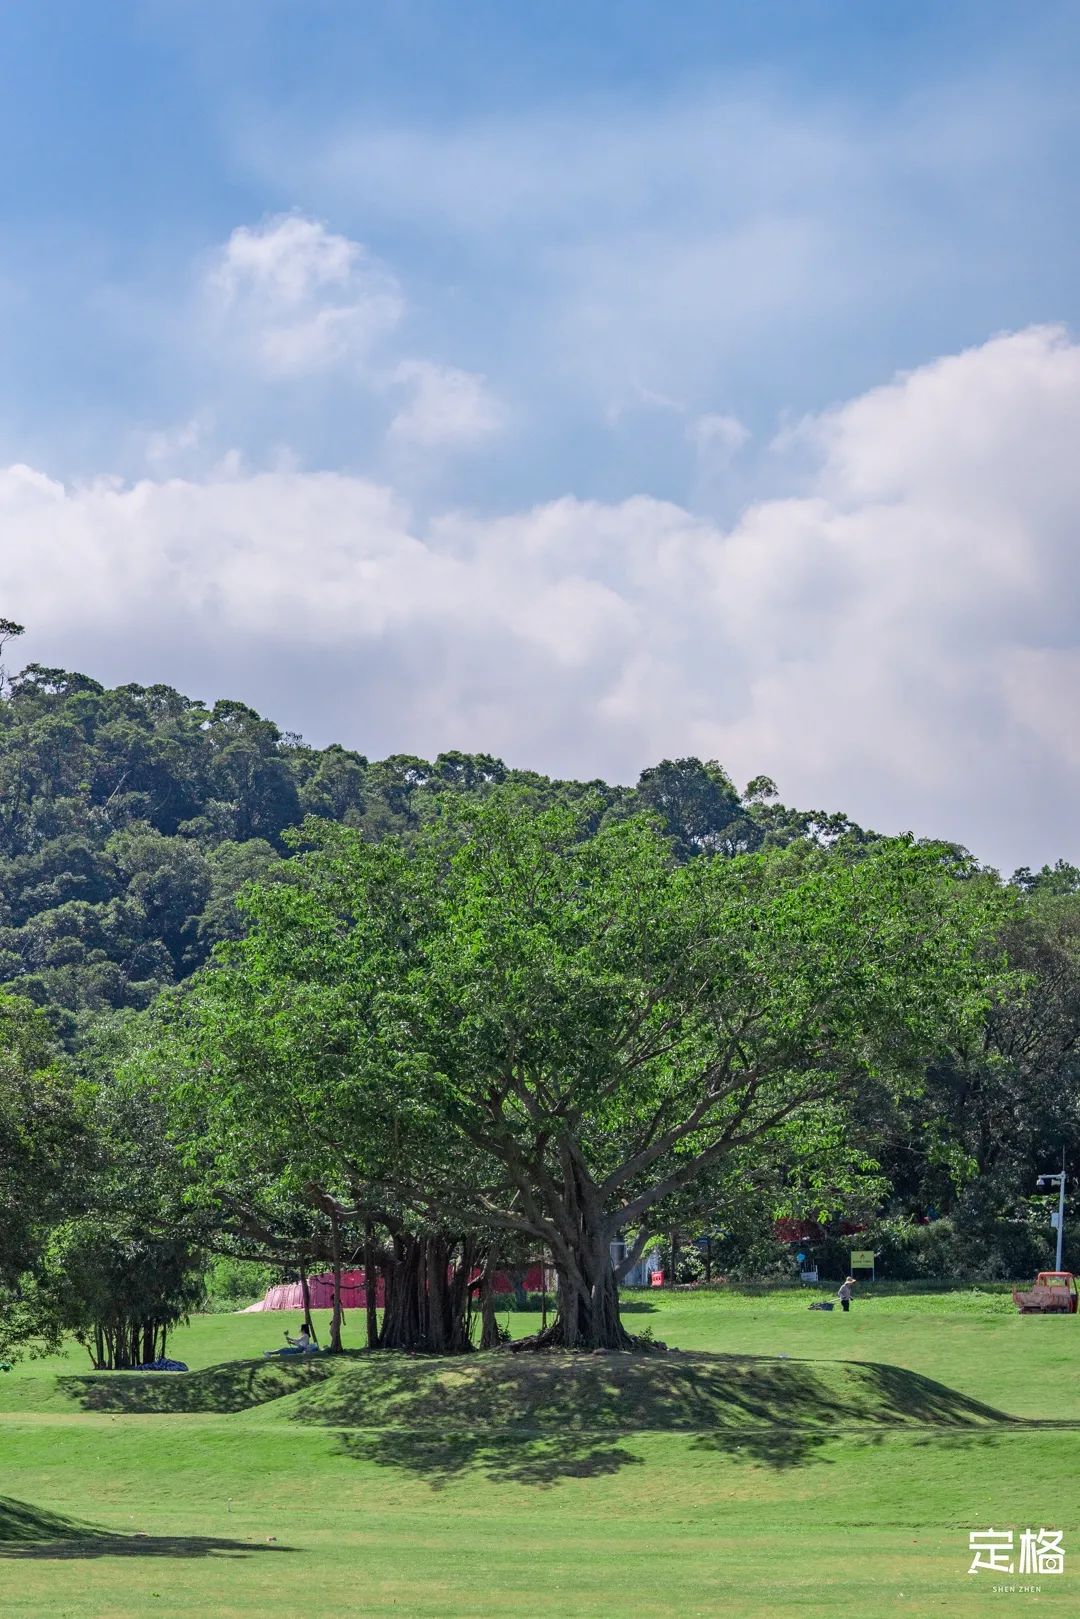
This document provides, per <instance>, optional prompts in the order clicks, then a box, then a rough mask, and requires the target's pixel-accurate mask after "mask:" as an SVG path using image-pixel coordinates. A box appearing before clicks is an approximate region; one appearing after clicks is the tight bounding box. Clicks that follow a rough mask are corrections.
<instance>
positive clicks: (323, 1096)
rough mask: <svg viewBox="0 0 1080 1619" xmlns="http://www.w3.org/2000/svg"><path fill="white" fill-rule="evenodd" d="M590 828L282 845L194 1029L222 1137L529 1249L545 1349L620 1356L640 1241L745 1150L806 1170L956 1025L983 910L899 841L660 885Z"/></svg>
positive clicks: (469, 824)
mask: <svg viewBox="0 0 1080 1619" xmlns="http://www.w3.org/2000/svg"><path fill="white" fill-rule="evenodd" d="M595 819H596V818H595V816H594V815H593V814H592V812H591V806H589V805H587V804H586V805H584V806H582V807H580V808H574V807H571V806H566V805H558V806H556V807H554V808H548V809H544V810H541V811H539V812H537V811H536V810H535V809H534V808H533V807H531V806H530V804H529V803H528V801H527V800H526V799H524V798H523V797H522V796H521V795H520V794H519V793H517V792H514V791H509V790H506V789H497V790H496V791H494V792H493V793H492V794H491V795H490V797H489V798H488V799H487V800H486V801H484V802H481V803H475V804H469V805H466V806H464V807H462V806H460V805H459V806H456V807H453V808H448V810H447V813H446V814H445V815H444V816H441V817H437V818H434V819H433V820H432V822H431V823H430V824H429V825H428V826H427V827H426V828H425V829H423V830H422V831H421V832H420V834H419V835H416V836H413V837H411V838H410V839H409V840H407V841H404V840H397V839H388V840H385V841H384V842H382V843H380V844H377V845H372V844H370V843H367V842H365V841H363V840H362V839H361V838H360V837H359V836H357V835H356V834H354V833H351V832H350V831H348V830H347V829H343V828H340V827H334V826H327V825H325V824H324V825H322V826H321V827H320V826H314V825H310V824H309V827H308V829H307V840H308V846H307V847H306V849H305V850H304V852H302V853H300V854H299V855H298V856H297V857H296V858H295V859H294V860H293V861H292V862H291V863H290V875H289V878H288V880H286V881H283V882H278V883H275V884H273V885H272V886H270V887H267V888H265V889H263V890H261V891H257V892H256V893H255V894H254V895H253V896H252V897H251V899H250V900H249V902H248V905H249V915H250V921H251V931H250V933H249V935H248V937H247V938H246V939H244V940H243V941H241V942H239V943H238V944H236V945H233V946H231V947H229V951H228V952H227V954H226V956H225V957H224V958H222V960H221V961H220V962H219V964H218V965H217V966H216V967H215V968H214V969H213V971H212V973H210V974H209V975H207V976H206V977H205V978H204V980H203V983H202V987H201V988H200V989H198V990H197V991H196V1004H197V1005H198V1006H199V1012H198V1017H199V1023H200V1030H201V1033H200V1051H201V1057H200V1062H201V1063H202V1072H203V1074H204V1076H205V1078H206V1079H208V1081H209V1087H210V1089H211V1091H212V1092H213V1094H214V1096H215V1097H216V1103H215V1106H216V1108H217V1112H218V1116H219V1117H220V1120H221V1124H222V1130H221V1139H222V1140H223V1141H224V1140H225V1139H226V1138H228V1137H229V1133H230V1130H231V1131H232V1137H231V1139H232V1140H233V1141H234V1143H236V1142H237V1141H240V1140H245V1141H250V1140H252V1138H253V1131H254V1134H256V1135H258V1134H261V1136H262V1138H263V1139H264V1140H265V1138H267V1136H268V1135H272V1136H273V1139H274V1143H275V1147H274V1150H275V1151H277V1152H279V1153H285V1152H286V1150H287V1148H288V1147H289V1144H290V1143H291V1149H292V1152H293V1157H294V1160H295V1162H294V1164H293V1166H292V1169H291V1170H290V1172H291V1173H295V1174H297V1175H298V1176H299V1177H301V1178H304V1177H307V1178H310V1174H311V1171H312V1167H313V1166H314V1164H315V1163H316V1161H318V1162H319V1163H320V1164H321V1165H322V1166H323V1167H322V1170H321V1173H323V1174H324V1175H325V1174H326V1165H327V1164H332V1165H333V1166H334V1169H333V1173H334V1174H335V1175H336V1176H337V1177H338V1179H339V1180H340V1181H341V1182H342V1183H349V1184H351V1185H353V1186H354V1187H355V1190H356V1192H357V1194H358V1196H359V1198H360V1200H361V1201H362V1200H363V1199H364V1198H366V1199H367V1200H368V1202H369V1204H371V1205H372V1206H374V1205H375V1204H377V1203H378V1201H379V1200H380V1199H382V1200H384V1201H387V1200H390V1201H393V1203H394V1204H395V1206H396V1207H398V1208H399V1209H400V1208H406V1209H410V1210H412V1211H413V1212H414V1213H415V1215H416V1217H417V1218H422V1219H423V1220H425V1221H427V1222H429V1223H433V1224H435V1225H441V1226H443V1227H445V1228H447V1229H451V1230H456V1231H467V1230H474V1231H476V1232H478V1233H485V1234H498V1233H500V1232H502V1233H505V1234H506V1238H507V1240H508V1241H509V1240H511V1239H515V1240H517V1241H519V1242H520V1241H521V1240H523V1239H524V1240H527V1241H528V1242H529V1243H531V1244H535V1245H536V1246H538V1247H542V1248H543V1249H545V1250H547V1251H548V1252H549V1253H550V1256H551V1259H552V1262H553V1263H554V1265H555V1268H556V1270H557V1272H558V1277H559V1309H558V1315H557V1319H556V1321H555V1324H554V1326H553V1327H552V1328H551V1329H549V1332H548V1334H547V1341H548V1342H550V1343H553V1344H558V1345H562V1346H566V1347H577V1346H585V1347H607V1348H620V1347H628V1346H629V1345H630V1343H631V1340H630V1338H629V1336H628V1334H627V1333H626V1331H625V1330H624V1328H623V1325H622V1322H621V1320H620V1314H619V1295H618V1290H619V1281H620V1279H621V1276H622V1275H624V1274H625V1273H626V1271H627V1269H628V1268H629V1267H630V1266H631V1265H632V1264H633V1263H634V1262H635V1260H636V1258H637V1257H638V1255H639V1254H640V1252H641V1251H642V1249H643V1247H644V1245H645V1243H646V1242H647V1241H648V1239H649V1236H650V1234H651V1232H652V1231H653V1229H654V1226H653V1225H652V1224H650V1217H651V1216H652V1217H653V1218H655V1216H656V1212H657V1211H658V1210H659V1209H660V1208H661V1207H662V1206H663V1205H664V1204H665V1202H670V1200H671V1199H673V1198H675V1197H676V1196H677V1195H679V1194H681V1193H682V1192H684V1191H685V1190H686V1189H688V1188H692V1187H693V1185H694V1184H695V1182H696V1181H700V1180H701V1179H702V1178H703V1177H705V1176H706V1175H708V1176H709V1177H710V1179H712V1180H713V1181H714V1182H715V1180H716V1177H717V1176H718V1175H719V1176H722V1174H723V1170H724V1166H725V1165H726V1164H731V1165H736V1164H744V1163H745V1162H746V1160H747V1154H751V1155H756V1156H760V1157H761V1158H762V1159H764V1158H767V1157H769V1156H770V1155H772V1156H774V1157H775V1156H778V1155H779V1156H784V1155H788V1156H790V1153H791V1150H792V1143H793V1142H797V1143H798V1150H799V1152H800V1153H801V1154H802V1155H803V1158H804V1159H805V1158H806V1157H807V1156H810V1157H812V1156H813V1154H814V1153H815V1152H818V1153H819V1154H821V1155H825V1156H827V1155H828V1154H830V1153H833V1152H835V1151H836V1150H837V1141H838V1139H840V1140H842V1126H843V1120H844V1117H845V1110H846V1109H847V1107H848V1106H849V1104H850V1102H851V1100H852V1099H853V1098H854V1097H855V1096H856V1095H857V1093H858V1092H859V1090H860V1088H862V1087H864V1086H866V1085H867V1084H868V1083H870V1082H872V1083H873V1084H874V1085H876V1086H886V1087H888V1088H890V1089H891V1090H893V1091H894V1092H898V1091H902V1090H903V1088H904V1087H905V1086H907V1085H909V1084H911V1083H913V1082H914V1081H915V1080H916V1078H917V1076H918V1075H919V1074H920V1073H921V1072H922V1071H923V1070H924V1067H925V1064H926V1062H927V1059H928V1058H929V1057H931V1056H932V1055H933V1054H934V1053H935V1052H936V1051H937V1050H939V1049H940V1047H941V1045H942V1043H943V1042H944V1041H945V1040H946V1039H948V1038H951V1037H954V1036H956V1034H957V1033H958V1032H959V1031H962V1030H963V1029H965V1028H970V1027H974V1026H975V1024H976V1023H977V1022H978V1020H979V1019H980V1018H981V1017H982V1015H983V1013H984V1011H985V1007H986V1004H987V999H988V996H989V994H990V993H991V990H992V983H993V979H994V976H995V973H996V971H997V967H996V964H995V962H994V960H993V959H992V952H990V951H989V950H988V947H987V941H988V940H989V939H990V938H991V937H992V936H993V933H994V930H995V927H996V925H997V921H998V919H999V913H1000V907H1001V905H1002V904H1003V903H1004V902H1003V900H1002V898H1001V893H1000V889H998V888H997V887H996V886H995V885H994V884H992V883H991V882H990V881H989V880H986V879H984V878H982V877H980V876H978V875H972V874H971V873H970V872H969V871H968V870H967V869H966V868H965V867H964V866H963V865H962V864H961V863H959V862H958V860H957V858H956V855H955V852H954V851H952V850H950V849H948V848H946V847H943V846H918V845H915V844H913V843H912V842H911V841H910V840H909V839H897V840H882V841H880V842H877V843H874V844H871V845H870V846H869V847H860V848H857V849H846V848H836V849H832V850H826V849H821V848H817V847H813V846H810V845H805V844H804V845H794V846H791V847H789V848H788V849H785V850H777V851H772V852H764V853H759V854H753V855H746V856H741V857H738V858H735V859H731V858H727V857H725V856H722V855H715V856H714V855H702V856H699V857H697V858H695V859H692V860H690V861H688V862H686V863H682V864H680V863H679V862H678V861H677V860H676V859H675V858H674V857H673V852H672V849H671V846H670V844H669V842H668V841H667V839H666V838H665V837H664V836H663V835H662V833H661V831H660V830H659V828H658V827H657V826H656V825H655V824H654V823H653V822H651V821H649V820H647V819H638V820H624V821H621V822H617V823H615V824H612V825H609V826H601V828H600V829H599V830H596V828H595ZM200 997H201V1000H200ZM204 1089H205V1087H204ZM240 1116H244V1117H246V1118H248V1120H249V1124H248V1125H247V1126H245V1128H244V1129H243V1130H242V1131H240V1132H239V1134H238V1133H237V1132H236V1130H235V1129H234V1126H235V1124H236V1120H237V1118H238V1117H240ZM230 1119H231V1123H230ZM301 1163H302V1166H303V1167H301ZM623 1234H628V1235H629V1238H630V1241H629V1243H628V1246H627V1250H626V1254H625V1258H624V1259H623V1260H622V1261H621V1263H620V1264H619V1265H618V1266H617V1267H613V1265H612V1263H611V1258H610V1254H611V1243H612V1241H613V1239H615V1238H616V1237H618V1236H620V1235H623Z"/></svg>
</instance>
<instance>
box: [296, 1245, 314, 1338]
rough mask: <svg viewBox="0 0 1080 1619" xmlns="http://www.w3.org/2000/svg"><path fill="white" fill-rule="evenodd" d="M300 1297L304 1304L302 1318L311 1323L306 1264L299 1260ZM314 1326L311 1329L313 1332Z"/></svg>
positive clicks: (309, 1291) (309, 1290)
mask: <svg viewBox="0 0 1080 1619" xmlns="http://www.w3.org/2000/svg"><path fill="white" fill-rule="evenodd" d="M300 1298H301V1301H302V1303H303V1306H304V1320H305V1322H307V1323H308V1324H309V1325H310V1323H311V1288H310V1287H309V1285H308V1274H307V1266H306V1265H305V1264H304V1261H303V1260H302V1259H301V1260H300ZM314 1330H315V1329H314V1327H312V1331H313V1332H314Z"/></svg>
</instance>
